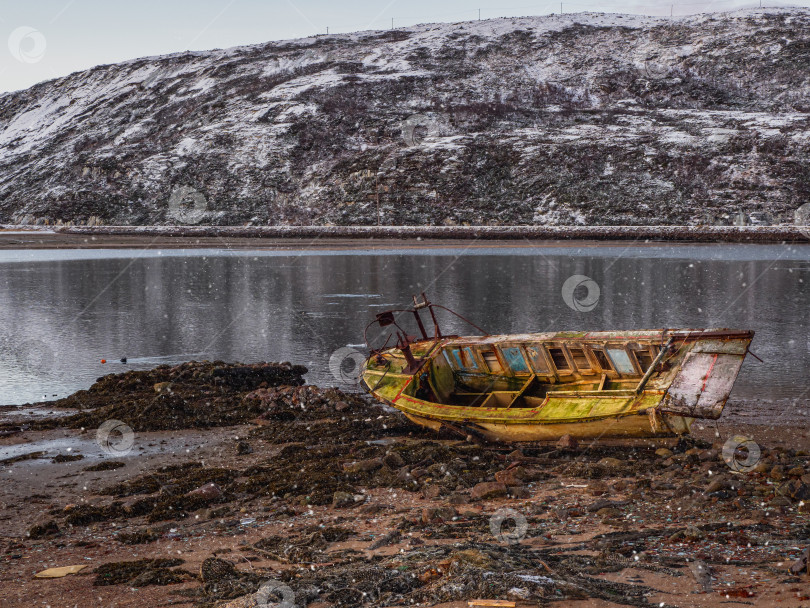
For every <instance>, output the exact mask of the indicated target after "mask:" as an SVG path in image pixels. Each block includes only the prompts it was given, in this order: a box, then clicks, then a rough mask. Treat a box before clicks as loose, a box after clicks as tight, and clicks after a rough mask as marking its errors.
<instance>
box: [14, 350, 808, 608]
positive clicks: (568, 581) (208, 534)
mask: <svg viewBox="0 0 810 608" xmlns="http://www.w3.org/2000/svg"><path fill="white" fill-rule="evenodd" d="M305 371H306V369H305V368H303V367H300V366H293V365H292V364H288V363H283V364H274V363H261V364H250V365H248V366H244V365H241V364H224V363H220V364H207V363H205V364H191V363H189V364H182V365H179V366H174V367H169V366H159V367H157V368H155V369H153V370H150V371H128V372H126V373H124V374H111V375H108V376H105V377H103V378H101V379H99V381H98V382H97V383H96V384H95V385H94V386H93V387H92V389H91V390H88V391H79V392H78V393H75V394H74V395H72V396H71V397H69V398H67V399H64V400H61V401H60V403H59V406H60V407H63V408H67V409H70V410H72V411H73V412H74V414H73V415H72V416H67V417H59V418H58V419H53V418H51V419H50V420H51V422H52V423H53V424H43V423H47V422H48V421H47V420H45V419H40V421H39V422H32V423H31V424H29V425H28V428H19V429H18V430H17V432H15V433H13V434H10V435H7V436H5V437H0V450H2V449H3V448H5V450H6V456H7V457H8V458H6V459H4V460H3V461H0V464H2V470H3V474H4V479H5V483H4V484H2V485H0V564H2V565H3V568H0V603H2V605H3V606H8V607H9V608H23V607H28V606H31V605H34V604H39V603H48V604H49V605H53V606H62V605H65V606H67V605H70V606H72V605H74V604H76V605H81V606H83V605H91V604H93V605H95V604H98V603H102V604H104V605H115V606H121V607H132V608H136V607H139V606H142V605H145V604H146V605H175V606H184V607H186V608H247V607H249V606H256V605H259V606H261V605H265V604H266V602H264V603H263V600H262V598H263V596H262V594H261V585H263V584H265V583H272V582H275V583H281V584H283V585H284V588H285V589H287V590H288V593H289V594H292V596H294V597H295V600H296V605H301V606H307V607H308V608H338V607H340V606H375V607H376V606H380V607H383V606H402V605H422V606H433V607H435V608H439V607H441V608H464V607H465V606H467V605H468V602H469V601H470V600H486V601H491V600H501V602H500V603H499V604H498V605H504V606H513V607H515V608H530V607H532V608H534V607H537V606H541V605H542V606H545V605H547V604H548V603H549V602H550V601H559V602H560V603H561V604H564V605H565V606H574V607H576V608H597V607H600V608H601V607H604V608H607V607H609V606H614V607H616V608H618V607H619V606H639V607H641V606H658V605H665V606H672V605H679V606H687V605H688V606H695V607H697V606H701V607H705V608H721V607H722V606H724V605H726V604H728V599H729V597H734V598H736V599H738V600H742V603H746V604H749V605H750V604H752V603H753V604H756V605H775V604H776V602H779V605H781V606H787V607H789V608H799V607H801V606H803V602H804V601H806V600H807V599H810V587H809V586H808V582H807V578H806V577H807V574H806V573H804V572H802V571H801V570H797V569H796V568H797V566H796V563H797V562H800V561H801V555H802V551H804V547H805V546H806V517H807V515H806V513H807V506H806V503H805V502H804V500H806V499H807V498H808V497H810V461H809V460H808V452H807V451H806V446H807V437H808V433H810V428H808V426H807V425H806V424H801V425H799V424H797V425H795V426H794V427H792V428H791V429H790V431H789V432H786V431H785V430H784V429H773V428H768V427H767V425H745V424H742V425H740V424H736V425H735V424H728V425H727V424H725V423H724V421H722V420H721V421H718V424H717V425H715V424H708V423H707V424H701V425H698V428H696V429H695V431H696V432H695V433H694V434H693V437H691V438H690V439H687V440H684V441H680V442H677V443H676V444H674V445H673V443H672V442H670V441H666V440H665V441H662V442H659V441H658V440H652V441H651V443H650V444H649V445H635V446H632V447H631V446H624V445H609V444H608V443H602V442H598V441H596V442H590V441H582V442H571V441H569V442H566V443H562V444H556V445H548V444H547V443H543V444H539V443H505V444H479V443H476V442H473V441H464V440H458V439H457V438H453V437H448V436H445V435H442V434H440V433H439V434H437V433H434V432H431V431H428V430H426V429H424V428H421V427H418V426H415V425H413V424H412V423H410V422H409V421H408V420H407V419H406V418H405V417H404V416H403V415H402V414H401V413H400V412H399V411H396V410H393V411H392V410H390V408H385V407H382V406H381V405H380V404H378V403H376V402H374V401H373V400H370V399H367V398H364V397H362V396H361V395H358V394H351V393H344V392H342V391H340V390H338V389H334V388H318V387H316V386H313V385H307V384H303V385H302V384H300V383H301V382H302V374H303V373H305ZM257 387H258V388H257ZM213 395H216V396H217V397H216V399H215V400H212V401H209V399H211V396H213ZM110 422H114V423H115V426H114V428H116V429H118V430H119V434H117V435H114V434H113V432H112V428H113V427H111V426H109V424H110ZM739 435H746V437H743V438H741V437H739ZM743 440H744V442H745V444H746V445H747V446H749V447H748V449H751V447H750V446H753V445H754V444H756V449H755V450H754V452H753V456H752V458H755V460H756V462H749V461H748V457H747V456H746V457H745V458H746V459H745V460H744V461H743V460H742V459H743V455H742V454H737V452H733V453H730V452H729V449H728V446H729V445H740V442H741V441H743ZM664 443H665V444H667V445H664ZM659 444H660V445H659ZM730 454H731V455H730ZM749 454H752V452H749ZM732 459H733V462H732ZM743 465H744V467H745V468H744V469H741V468H740V467H741V466H743ZM512 521H514V524H515V525H514V527H513V526H512V524H511V522H512ZM505 522H506V523H505ZM169 558H171V559H169ZM698 566H700V568H698ZM60 567H81V571H80V572H79V573H78V574H73V575H70V576H65V577H62V578H54V579H41V578H34V576H35V574H36V573H39V572H42V571H43V570H45V569H48V568H60ZM701 568H703V569H705V571H706V572H708V573H709V575H706V574H702V572H703V570H701ZM791 568H793V571H792V572H791V570H790V569H791ZM484 579H486V582H485V583H484V584H481V581H484ZM133 589H137V590H138V591H137V593H132V590H133ZM797 590H799V591H800V592H799V593H797V592H796V591H797ZM355 597H357V598H361V599H357V600H356V601H349V600H353V598H355ZM64 598H67V599H68V603H67V604H65V603H64V602H63V599H64ZM480 605H493V604H492V603H489V604H486V603H484V604H480Z"/></svg>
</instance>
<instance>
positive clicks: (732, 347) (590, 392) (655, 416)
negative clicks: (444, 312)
mask: <svg viewBox="0 0 810 608" xmlns="http://www.w3.org/2000/svg"><path fill="white" fill-rule="evenodd" d="M436 333H437V334H439V332H438V331H437V332H436ZM753 335H754V333H753V332H752V331H748V330H731V329H708V330H672V329H655V330H637V331H598V332H545V333H534V334H513V335H495V336H493V335H486V336H472V337H459V336H449V337H448V336H441V335H440V334H439V335H437V336H435V337H433V338H425V339H420V340H413V341H409V340H406V341H405V344H400V345H398V347H395V348H388V349H383V350H378V351H375V352H372V355H371V356H370V357H369V358H368V359H367V360H366V362H365V365H364V366H363V369H362V370H361V385H362V386H363V387H364V388H365V389H366V390H367V391H368V392H370V393H371V394H372V395H374V396H375V397H376V398H377V399H379V400H380V401H383V402H384V403H387V404H389V405H391V406H393V407H395V408H397V409H399V410H400V411H402V412H403V413H404V414H405V415H406V416H407V417H408V418H409V419H410V420H412V421H413V422H415V423H417V424H419V425H422V426H424V427H427V428H430V429H433V430H437V431H438V430H441V429H447V430H450V431H454V432H457V433H458V434H460V435H466V436H470V435H472V436H474V437H479V438H481V439H485V440H489V441H507V442H512V441H517V442H520V441H554V440H557V439H559V438H560V437H562V436H564V435H570V436H572V437H575V438H578V439H605V440H607V439H616V438H620V439H649V438H671V437H678V436H681V435H686V434H688V433H689V431H690V427H691V424H692V423H693V421H694V420H695V419H700V418H703V419H717V418H719V417H720V415H721V414H722V411H723V408H724V407H725V404H726V401H727V399H728V397H729V394H730V392H731V389H732V387H733V385H734V381H735V380H736V378H737V374H738V372H739V370H740V367H741V366H742V363H743V360H744V358H745V356H746V354H747V353H748V347H749V345H750V343H751V340H752V339H753Z"/></svg>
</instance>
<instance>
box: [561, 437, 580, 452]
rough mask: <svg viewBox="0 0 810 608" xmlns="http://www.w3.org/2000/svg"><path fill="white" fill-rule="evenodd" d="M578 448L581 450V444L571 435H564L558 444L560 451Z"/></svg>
mask: <svg viewBox="0 0 810 608" xmlns="http://www.w3.org/2000/svg"><path fill="white" fill-rule="evenodd" d="M577 448H579V442H578V441H577V440H576V439H574V438H573V437H571V435H563V436H562V437H560V440H559V441H558V442H557V449H558V450H576V449H577Z"/></svg>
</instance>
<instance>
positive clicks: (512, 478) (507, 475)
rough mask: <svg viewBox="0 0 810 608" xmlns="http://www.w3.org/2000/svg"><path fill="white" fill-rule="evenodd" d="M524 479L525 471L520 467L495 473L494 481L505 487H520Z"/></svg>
mask: <svg viewBox="0 0 810 608" xmlns="http://www.w3.org/2000/svg"><path fill="white" fill-rule="evenodd" d="M526 477H527V475H526V469H524V468H523V467H520V466H518V467H513V468H511V469H505V470H503V471H498V472H497V473H495V481H498V482H500V483H503V484H506V485H507V486H522V485H523V482H524V481H525V480H526Z"/></svg>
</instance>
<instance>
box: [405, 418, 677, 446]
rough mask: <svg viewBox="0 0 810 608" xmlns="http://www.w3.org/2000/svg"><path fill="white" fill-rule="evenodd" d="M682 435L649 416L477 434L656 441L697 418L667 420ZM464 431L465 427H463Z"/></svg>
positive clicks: (480, 427)
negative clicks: (655, 425)
mask: <svg viewBox="0 0 810 608" xmlns="http://www.w3.org/2000/svg"><path fill="white" fill-rule="evenodd" d="M405 415H406V416H407V417H408V418H409V419H410V420H411V421H412V422H415V423H416V424H418V425H420V426H423V427H425V428H428V429H431V430H434V431H437V432H438V431H439V430H440V429H441V426H442V422H441V421H440V420H432V419H430V418H424V417H422V416H416V415H414V414H405ZM667 422H668V423H669V424H670V425H671V426H672V427H673V428H676V429H678V430H679V431H680V433H676V432H673V431H667V432H664V431H661V430H658V431H656V430H653V428H652V426H651V424H650V422H649V419H648V418H647V416H643V415H638V416H625V417H622V418H611V419H607V420H598V421H595V420H591V421H582V422H566V423H560V424H541V423H535V424H531V423H529V424H498V423H476V424H475V429H476V431H477V432H478V433H479V434H480V435H481V436H483V437H484V438H485V439H487V440H489V441H504V442H511V441H557V440H558V439H559V438H560V437H562V436H564V435H570V436H571V437H574V438H576V439H580V440H582V439H600V440H601V439H652V438H667V437H678V436H679V435H683V434H687V433H688V432H689V428H690V426H691V425H692V422H693V419H691V418H683V417H681V416H677V417H671V418H670V419H669V420H668V421H667ZM462 428H464V427H462Z"/></svg>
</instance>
